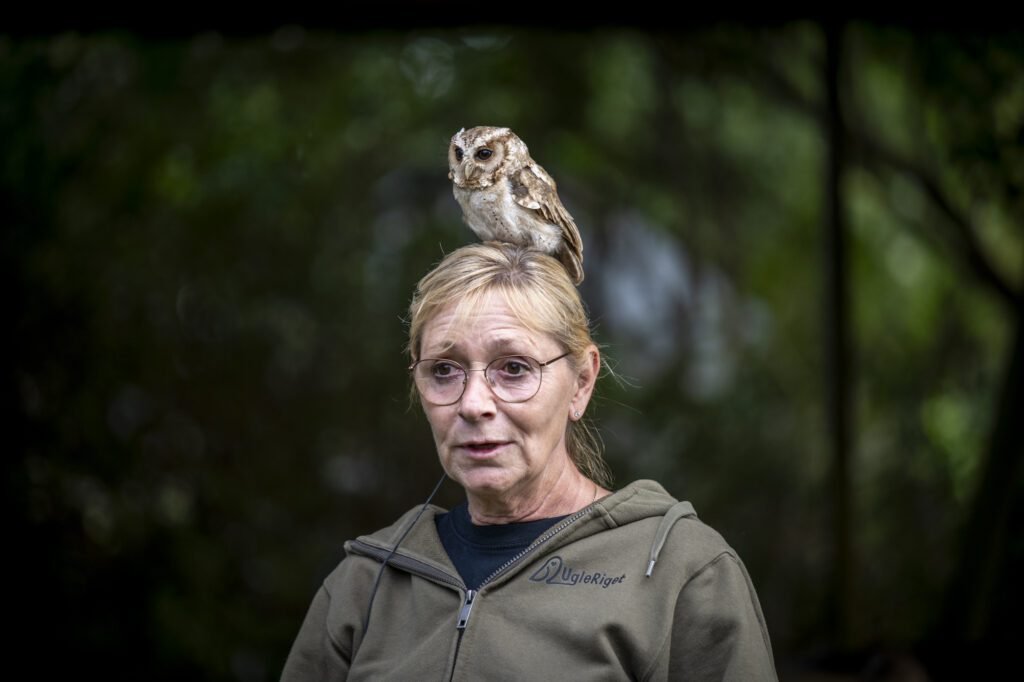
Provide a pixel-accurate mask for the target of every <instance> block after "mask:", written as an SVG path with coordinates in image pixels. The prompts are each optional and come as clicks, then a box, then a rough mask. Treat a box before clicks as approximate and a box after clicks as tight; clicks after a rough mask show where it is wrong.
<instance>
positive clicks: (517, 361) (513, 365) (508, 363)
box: [497, 357, 533, 379]
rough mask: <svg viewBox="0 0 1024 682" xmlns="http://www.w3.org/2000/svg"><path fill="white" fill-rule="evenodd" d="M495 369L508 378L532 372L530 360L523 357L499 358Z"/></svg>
mask: <svg viewBox="0 0 1024 682" xmlns="http://www.w3.org/2000/svg"><path fill="white" fill-rule="evenodd" d="M497 369H498V372H499V373H500V374H501V376H502V377H504V378H510V379H512V378H517V377H523V376H526V375H528V374H530V373H531V372H533V366H532V365H531V363H530V361H529V360H527V359H526V358H523V357H510V358H501V360H500V361H499V362H498V367H497Z"/></svg>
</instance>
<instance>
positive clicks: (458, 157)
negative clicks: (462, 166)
mask: <svg viewBox="0 0 1024 682" xmlns="http://www.w3.org/2000/svg"><path fill="white" fill-rule="evenodd" d="M455 160H456V161H462V147H456V148H455Z"/></svg>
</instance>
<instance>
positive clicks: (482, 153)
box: [476, 147, 494, 161]
mask: <svg viewBox="0 0 1024 682" xmlns="http://www.w3.org/2000/svg"><path fill="white" fill-rule="evenodd" d="M493 153H494V152H492V151H491V150H490V149H487V148H486V147H485V148H483V149H481V150H479V151H478V152H477V153H476V158H478V159H480V160H481V161H486V160H487V159H489V158H491V154H493Z"/></svg>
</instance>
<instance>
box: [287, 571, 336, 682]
mask: <svg viewBox="0 0 1024 682" xmlns="http://www.w3.org/2000/svg"><path fill="white" fill-rule="evenodd" d="M330 612H331V593H330V592H329V591H328V589H327V586H326V584H325V585H322V586H321V587H320V589H319V590H318V591H317V593H316V596H315V597H313V603H312V604H311V605H310V607H309V611H308V612H307V613H306V619H305V620H304V621H303V623H302V628H300V629H299V634H298V636H297V637H296V638H295V643H294V644H292V649H291V653H289V654H288V659H287V660H286V661H285V664H284V670H283V671H282V673H281V682H309V681H310V680H344V679H345V678H347V677H348V668H349V661H350V658H351V652H350V651H346V650H345V648H344V646H342V645H340V644H339V643H338V642H335V641H334V638H333V637H332V636H331V633H330V629H329V628H328V622H327V621H328V617H329V615H330Z"/></svg>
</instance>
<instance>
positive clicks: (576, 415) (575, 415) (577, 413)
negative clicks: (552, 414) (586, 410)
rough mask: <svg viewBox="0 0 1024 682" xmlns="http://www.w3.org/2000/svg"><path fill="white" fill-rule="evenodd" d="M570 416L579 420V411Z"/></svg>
mask: <svg viewBox="0 0 1024 682" xmlns="http://www.w3.org/2000/svg"><path fill="white" fill-rule="evenodd" d="M572 416H574V417H576V418H577V419H579V418H580V411H579V410H576V412H575V413H574V414H573V415H572Z"/></svg>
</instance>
